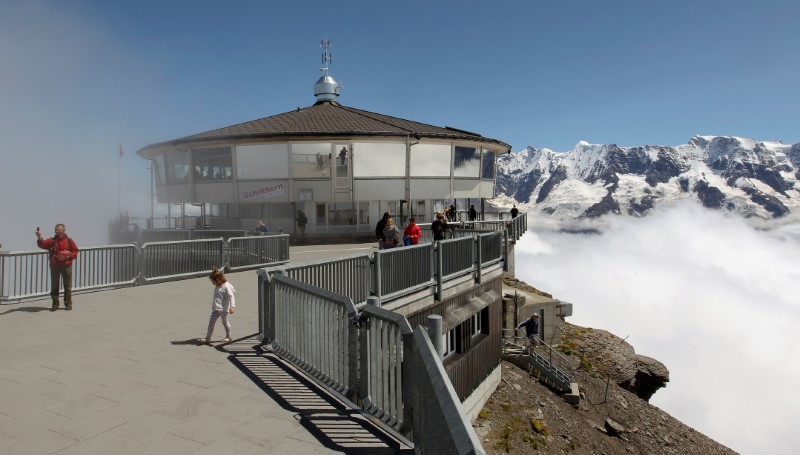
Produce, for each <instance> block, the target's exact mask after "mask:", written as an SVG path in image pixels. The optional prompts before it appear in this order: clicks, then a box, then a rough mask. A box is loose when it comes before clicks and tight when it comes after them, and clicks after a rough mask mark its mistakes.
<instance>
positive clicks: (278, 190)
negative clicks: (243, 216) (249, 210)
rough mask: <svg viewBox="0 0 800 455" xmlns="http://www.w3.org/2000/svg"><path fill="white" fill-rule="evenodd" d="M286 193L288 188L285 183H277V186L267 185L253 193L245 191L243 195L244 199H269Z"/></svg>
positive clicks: (252, 191)
mask: <svg viewBox="0 0 800 455" xmlns="http://www.w3.org/2000/svg"><path fill="white" fill-rule="evenodd" d="M285 191H286V186H285V185H284V184H283V183H276V184H275V185H265V186H261V187H258V188H256V189H254V190H251V191H244V192H243V193H242V199H253V198H259V199H262V198H268V197H272V196H276V195H278V194H283V193H284V192H285Z"/></svg>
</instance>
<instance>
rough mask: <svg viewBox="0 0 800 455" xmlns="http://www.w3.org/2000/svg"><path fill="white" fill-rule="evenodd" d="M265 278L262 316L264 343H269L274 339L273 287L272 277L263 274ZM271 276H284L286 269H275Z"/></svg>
mask: <svg viewBox="0 0 800 455" xmlns="http://www.w3.org/2000/svg"><path fill="white" fill-rule="evenodd" d="M265 274H266V275H267V276H266V280H265V281H266V283H267V286H268V288H267V292H266V294H265V297H266V298H267V304H266V305H265V306H264V316H265V317H266V322H267V324H266V327H265V329H266V334H265V335H266V341H265V343H269V342H271V341H272V340H274V339H275V285H274V284H273V283H272V277H271V276H269V274H268V272H265ZM272 274H273V275H281V276H286V269H282V268H281V269H277V270H274V271H273V272H272Z"/></svg>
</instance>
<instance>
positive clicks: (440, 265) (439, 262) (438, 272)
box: [433, 242, 444, 302]
mask: <svg viewBox="0 0 800 455" xmlns="http://www.w3.org/2000/svg"><path fill="white" fill-rule="evenodd" d="M434 251H435V254H434V258H436V259H435V260H436V268H435V269H434V271H433V273H434V275H435V276H436V300H437V301H439V302H441V301H442V299H443V298H444V297H443V293H442V286H443V285H442V283H443V279H442V271H443V270H444V259H443V257H442V256H443V253H442V244H441V243H439V242H436V247H435V248H434Z"/></svg>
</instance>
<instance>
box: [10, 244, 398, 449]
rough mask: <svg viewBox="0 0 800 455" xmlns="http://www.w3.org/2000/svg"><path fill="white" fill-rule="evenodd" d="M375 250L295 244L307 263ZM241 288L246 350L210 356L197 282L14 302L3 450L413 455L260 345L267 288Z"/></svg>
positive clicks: (201, 287)
mask: <svg viewBox="0 0 800 455" xmlns="http://www.w3.org/2000/svg"><path fill="white" fill-rule="evenodd" d="M372 249H373V246H372V244H365V245H325V246H304V247H298V248H292V251H291V256H292V259H293V262H296V261H308V260H315V259H321V258H323V257H330V256H339V255H345V254H352V253H362V252H363V253H370V252H371V250H372ZM228 278H229V281H230V282H231V283H233V285H234V286H235V287H236V290H237V294H236V303H237V305H236V308H237V311H236V313H235V314H234V315H233V316H232V318H231V321H232V324H233V332H234V333H233V335H234V340H233V341H232V342H230V343H227V344H221V343H219V340H220V339H221V338H223V337H224V330H223V329H222V327H221V325H220V324H219V323H218V325H217V328H216V331H215V333H214V337H213V340H216V342H215V343H213V346H197V345H196V343H195V341H194V340H195V339H196V338H198V337H202V336H204V335H205V333H204V332H205V328H206V325H207V323H208V315H209V312H210V305H211V293H212V285H211V283H210V282H209V280H208V279H207V278H196V279H189V280H183V281H175V282H169V283H161V284H155V285H149V286H139V287H132V288H124V289H117V290H109V291H99V292H93V293H84V294H78V295H76V296H75V297H74V299H73V300H74V310H73V311H69V312H68V311H65V310H63V309H60V310H59V311H56V312H50V311H49V306H50V302H49V300H39V301H33V302H23V303H19V304H13V305H3V306H0V334H2V336H3V342H2V347H0V453H8V454H52V453H55V454H63V455H68V454H104V455H107V454H170V455H176V454H188V453H192V454H214V455H220V454H267V453H270V454H271V453H274V454H284V453H287V454H294V455H299V454H307V453H308V454H316V453H363V454H373V453H377V454H382V453H408V452H410V451H409V449H408V448H407V447H401V446H400V445H399V444H398V443H397V442H395V441H394V440H393V439H392V438H390V437H388V436H387V435H385V434H384V433H383V432H381V431H380V430H378V429H377V428H376V427H375V426H374V425H372V424H371V423H370V422H369V421H367V420H366V419H364V418H363V417H361V416H360V415H358V414H357V413H355V412H353V411H352V410H351V409H348V408H347V407H346V406H344V405H342V404H341V403H340V402H339V401H337V400H335V399H333V398H332V397H330V396H329V395H328V394H326V393H325V392H324V391H322V390H321V389H319V388H318V387H316V385H315V384H313V383H311V382H309V381H308V380H307V379H305V378H304V377H303V376H302V375H301V374H298V373H297V372H296V371H295V370H294V369H292V368H291V367H289V366H288V365H287V364H285V363H284V362H282V361H281V360H280V359H278V358H277V357H275V356H273V355H272V354H269V353H266V352H262V351H261V350H260V348H259V347H258V346H257V340H256V338H255V334H256V332H257V331H258V322H257V319H256V315H257V303H258V302H257V294H256V291H257V290H256V282H257V278H256V275H255V272H254V271H249V272H240V273H233V274H229V275H228Z"/></svg>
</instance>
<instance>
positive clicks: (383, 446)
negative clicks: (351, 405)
mask: <svg viewBox="0 0 800 455" xmlns="http://www.w3.org/2000/svg"><path fill="white" fill-rule="evenodd" d="M236 341H240V340H235V341H231V342H230V343H228V344H235V343H236ZM241 344H244V343H241ZM247 344H248V346H249V352H246V351H244V350H243V351H239V352H236V353H232V354H231V355H230V356H229V357H228V360H229V361H230V362H231V363H233V364H234V365H235V366H236V367H237V368H238V369H239V370H240V371H241V372H242V373H244V374H245V376H247V377H248V378H249V379H250V380H251V381H253V383H254V384H256V385H257V386H258V387H259V388H260V389H261V390H263V391H264V393H266V394H267V395H269V396H270V398H272V399H273V400H274V401H275V402H276V403H278V405H280V406H281V407H282V408H284V409H286V410H288V411H292V412H295V413H296V414H295V418H296V419H297V420H298V421H299V422H300V424H301V425H303V427H305V428H306V429H307V430H308V432H309V433H310V434H311V435H313V436H314V437H315V438H316V439H317V440H318V441H319V442H320V443H322V444H323V445H324V446H325V447H327V448H329V449H331V450H336V451H338V452H342V453H347V454H354V455H356V454H358V455H361V454H363V455H367V454H378V455H381V454H412V453H414V451H413V449H411V448H408V447H405V446H401V444H400V443H399V442H398V441H397V440H395V439H394V438H392V437H391V436H389V435H387V434H386V433H384V432H383V431H381V430H380V429H379V428H378V427H377V426H375V424H373V423H372V422H370V421H369V420H367V419H366V418H364V417H363V416H362V415H361V414H359V413H358V412H357V411H354V410H352V409H348V408H347V407H346V406H344V405H343V404H342V403H341V402H339V401H338V400H336V399H335V398H333V397H332V396H331V395H330V394H328V393H327V392H326V391H324V390H323V389H322V388H321V387H320V386H318V385H317V384H316V383H315V382H314V381H312V380H310V379H308V378H306V377H305V376H303V375H302V374H301V373H299V372H297V371H296V370H294V369H293V368H291V367H290V366H288V365H286V364H285V363H284V362H283V360H281V359H280V358H279V357H278V356H276V355H274V354H271V353H261V352H256V351H254V350H253V349H254V348H256V349H257V348H258V347H257V346H254V345H253V340H252V339H251V340H249V342H248V343H247ZM218 349H219V347H218ZM221 350H222V349H221Z"/></svg>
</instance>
